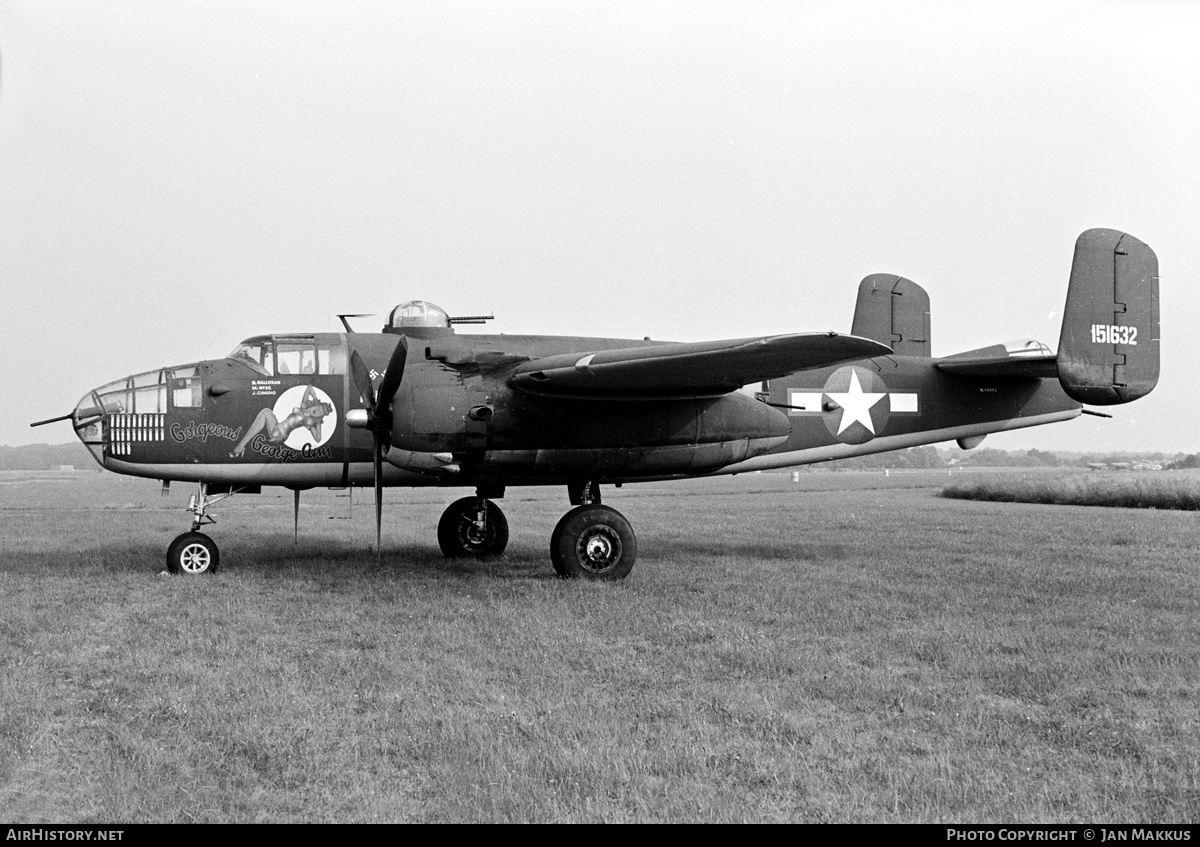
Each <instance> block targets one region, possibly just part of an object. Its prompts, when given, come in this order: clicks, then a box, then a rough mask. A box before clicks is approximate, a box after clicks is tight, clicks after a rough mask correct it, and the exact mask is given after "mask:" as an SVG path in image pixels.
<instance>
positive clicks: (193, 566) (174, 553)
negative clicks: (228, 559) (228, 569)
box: [167, 482, 233, 576]
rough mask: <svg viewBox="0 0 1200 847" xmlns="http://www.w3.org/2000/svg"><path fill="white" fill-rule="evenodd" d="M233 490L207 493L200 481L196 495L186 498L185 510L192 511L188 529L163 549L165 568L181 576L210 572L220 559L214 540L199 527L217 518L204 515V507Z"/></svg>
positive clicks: (214, 568) (227, 495) (205, 484)
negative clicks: (186, 505)
mask: <svg viewBox="0 0 1200 847" xmlns="http://www.w3.org/2000/svg"><path fill="white" fill-rule="evenodd" d="M232 495H233V492H228V493H225V494H219V495H216V496H210V495H209V493H208V485H207V483H203V482H202V483H200V492H199V494H193V495H192V496H191V498H190V499H189V500H188V507H187V510H188V511H189V512H191V513H192V515H193V518H192V529H191V531H190V532H185V533H184V534H183V535H180V536H178V537H177V538H176V539H175V540H174V541H172V542H171V546H170V547H168V548H167V570H168V571H170V572H171V573H174V574H182V575H184V576H199V575H200V574H204V573H214V572H215V571H216V570H217V566H218V565H219V564H220V561H221V553H220V551H219V550H218V549H217V542H215V541H213V540H212V539H211V538H209V537H208V536H207V535H205V534H204V533H203V532H200V531H199V530H200V527H202V526H206V525H208V524H215V523H216V522H217V519H216V518H214V517H213V516H212V515H210V514H208V507H209V506H211V505H212V504H213V503H217V502H220V501H221V500H224V499H225V498H226V497H231V496H232Z"/></svg>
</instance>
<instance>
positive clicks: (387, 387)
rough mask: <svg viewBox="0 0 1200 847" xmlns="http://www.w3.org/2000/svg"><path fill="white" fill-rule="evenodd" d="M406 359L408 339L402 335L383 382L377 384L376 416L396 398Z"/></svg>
mask: <svg viewBox="0 0 1200 847" xmlns="http://www.w3.org/2000/svg"><path fill="white" fill-rule="evenodd" d="M407 359H408V339H406V338H405V337H404V336H403V335H402V336H400V343H399V344H397V345H396V349H395V350H393V351H392V358H391V361H389V362H388V366H387V371H386V372H385V373H384V375H383V382H381V383H380V384H379V396H378V397H377V398H376V399H375V414H376V415H378V414H379V413H380V412H383V411H386V410H387V408H388V407H389V406H391V405H392V398H393V397H395V396H396V390H397V389H398V388H399V387H400V380H401V379H403V378H404V363H405V361H407ZM389 429H390V427H389Z"/></svg>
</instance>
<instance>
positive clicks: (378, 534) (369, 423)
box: [350, 335, 408, 557]
mask: <svg viewBox="0 0 1200 847" xmlns="http://www.w3.org/2000/svg"><path fill="white" fill-rule="evenodd" d="M407 360H408V340H407V339H406V338H405V337H404V336H403V335H402V336H400V343H399V344H397V345H396V349H395V350H393V351H392V358H391V359H389V360H388V366H387V370H386V371H385V372H384V374H383V382H381V383H380V384H379V393H378V394H376V393H375V388H374V386H373V385H372V384H371V373H370V371H369V370H368V369H367V365H366V363H365V362H364V361H363V360H362V356H360V355H359V354H358V351H357V350H355V351H354V352H353V353H351V354H350V372H351V374H352V375H353V376H354V384H355V386H357V388H358V393H359V394H360V395H362V399H363V402H364V403H366V404H367V410H366V411H367V420H366V423H365V424H364V425H363V426H365V428H366V429H367V430H369V431H370V432H371V434H372V436H374V439H375V444H374V451H373V453H374V457H373V458H374V466H375V555H376V557H379V556H381V555H382V553H381V551H380V542H381V539H382V536H383V454H384V453H385V452H386V451H387V448H388V447H390V446H391V443H392V398H394V397H395V396H396V391H397V390H398V389H399V388H400V381H401V380H402V379H403V378H404V363H405V362H406V361H407Z"/></svg>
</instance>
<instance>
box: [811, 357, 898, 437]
mask: <svg viewBox="0 0 1200 847" xmlns="http://www.w3.org/2000/svg"><path fill="white" fill-rule="evenodd" d="M788 406H790V407H791V408H790V409H789V412H788V413H789V414H792V415H810V414H811V415H820V416H821V417H822V418H823V419H824V421H825V426H826V427H827V428H828V429H829V434H830V435H832V436H833V437H834V438H836V439H837V440H838V441H840V442H842V443H843V444H864V443H866V442H868V441H870V440H871V439H872V438H874V437H875V436H877V435H879V434H880V433H882V432H883V430H884V428H885V427H886V426H887V422H888V420H889V419H890V418H891V416H892V415H893V414H916V413H917V411H918V409H917V394H916V392H912V391H907V392H906V391H889V390H888V387H887V384H886V383H884V381H883V378H882V377H880V376H879V374H877V373H874V372H873V371H870V370H868V369H867V368H860V367H857V366H855V365H847V366H846V367H843V368H838V369H837V370H836V371H834V372H833V373H832V374H830V375H829V379H827V380H825V387H824V389H823V390H821V391H812V390H805V389H802V388H799V389H792V390H790V391H789V392H788Z"/></svg>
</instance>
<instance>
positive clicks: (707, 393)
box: [512, 332, 892, 399]
mask: <svg viewBox="0 0 1200 847" xmlns="http://www.w3.org/2000/svg"><path fill="white" fill-rule="evenodd" d="M891 352H892V351H891V348H889V347H887V346H886V345H883V344H880V343H879V342H877V341H872V340H870V339H868V338H857V337H855V336H852V335H839V334H838V333H834V332H828V333H807V334H801V335H776V336H769V337H766V338H737V339H731V340H728V341H703V342H697V343H694V344H655V345H650V346H646V347H627V348H623V349H618V350H603V351H599V352H596V353H567V354H562V355H556V356H546V357H544V358H541V359H534V360H533V361H530V362H526V363H525V364H523V365H521V367H519V368H518V369H517V371H516V374H515V375H514V376H513V379H512V384H513V385H514V386H515V387H517V388H519V389H521V390H523V391H527V392H530V393H533V394H549V395H554V396H560V397H596V398H603V397H608V398H624V399H654V398H661V397H715V396H719V395H721V394H727V393H729V392H730V391H736V390H737V389H738V388H741V387H742V386H743V385H748V384H750V383H752V382H759V381H761V380H765V379H774V378H776V377H781V376H786V375H787V374H790V373H795V372H796V371H802V370H809V369H811V368H820V367H826V366H828V365H834V364H838V363H840V362H848V361H853V360H855V359H869V358H872V357H874V356H885V355H888V354H889V353H891Z"/></svg>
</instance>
